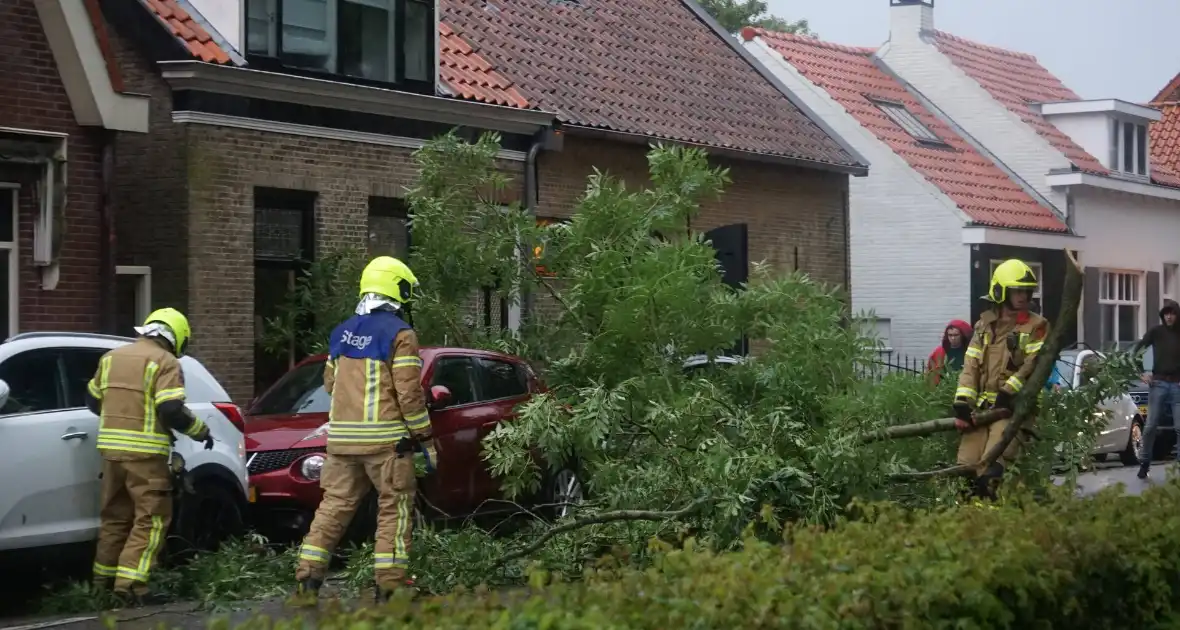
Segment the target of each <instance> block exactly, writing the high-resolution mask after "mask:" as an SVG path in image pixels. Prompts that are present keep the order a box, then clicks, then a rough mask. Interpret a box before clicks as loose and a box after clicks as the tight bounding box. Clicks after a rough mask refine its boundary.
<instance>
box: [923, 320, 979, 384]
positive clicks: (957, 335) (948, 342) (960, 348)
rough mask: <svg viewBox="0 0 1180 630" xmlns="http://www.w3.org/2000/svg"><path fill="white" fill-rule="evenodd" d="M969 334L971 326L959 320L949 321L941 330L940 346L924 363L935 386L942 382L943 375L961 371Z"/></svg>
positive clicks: (969, 341)
mask: <svg viewBox="0 0 1180 630" xmlns="http://www.w3.org/2000/svg"><path fill="white" fill-rule="evenodd" d="M971 333H972V330H971V324H968V323H967V322H965V321H963V320H961V319H955V320H951V322H950V323H949V324H947V325H946V328H945V329H943V331H942V344H941V345H939V346H938V347H937V348H935V349H934V352H931V353H930V358H929V359H927V361H926V372H927V374H929V375H930V377H931V379H932V382H933V383H934V384H935V385H937V384H938V382H939V381H940V380H942V375H943V374H946V373H948V372H958V371H959V370H961V369H963V357H964V356H966V354H967V344H969V343H971Z"/></svg>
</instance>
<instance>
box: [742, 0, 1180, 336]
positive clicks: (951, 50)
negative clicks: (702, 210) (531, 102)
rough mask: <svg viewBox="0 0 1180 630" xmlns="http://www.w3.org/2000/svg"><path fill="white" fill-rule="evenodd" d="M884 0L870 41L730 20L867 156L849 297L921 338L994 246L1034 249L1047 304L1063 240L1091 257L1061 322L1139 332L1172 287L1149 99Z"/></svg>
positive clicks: (1162, 170) (1164, 193)
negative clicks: (1095, 87)
mask: <svg viewBox="0 0 1180 630" xmlns="http://www.w3.org/2000/svg"><path fill="white" fill-rule="evenodd" d="M881 1H882V2H884V1H885V0H881ZM890 5H891V6H890V16H891V19H890V38H889V41H887V42H886V43H885V44H884V45H882V46H881V47H880V48H878V49H875V50H874V49H867V48H849V47H844V46H838V45H834V44H828V43H825V42H820V41H817V40H814V39H810V38H802V37H796V36H792V35H785V34H781V33H769V32H766V31H763V30H761V29H745V30H743V32H742V39H743V40H744V44H745V46H746V48H747V50H749V51H750V52H751V53H752V54H753V55H754V56H755V57H757V58H758V59H759V60H760V61H761V62H762V64H763V65H765V66H766V67H767V68H768V70H769V71H770V72H771V73H772V74H773V75H774V76H775V77H777V78H778V79H779V81H780V82H781V83H782V84H783V85H784V87H786V89H788V90H790V91H791V92H793V93H794V94H795V95H796V96H798V97H799V98H801V99H803V100H804V101H805V102H806V104H807V105H808V106H810V107H811V108H812V109H814V110H815V111H816V112H819V113H820V115H821V116H822V117H824V119H825V120H826V121H827V122H828V123H829V124H830V125H832V126H833V127H834V128H835V130H836V132H837V133H838V134H840V135H841V136H842V137H844V138H845V139H847V140H848V141H849V142H850V143H852V144H853V146H854V148H855V149H856V150H857V151H859V152H860V153H861V154H863V155H864V156H865V157H866V158H867V159H868V160H869V161H870V162H871V163H872V165H873V168H872V170H871V172H870V174H869V176H868V177H867V178H858V179H854V180H852V181H851V184H850V186H851V189H850V195H851V199H850V212H851V236H850V238H851V245H852V246H851V256H852V261H851V267H852V282H851V284H852V299H853V308H854V309H855V310H858V311H859V310H870V309H871V310H873V311H874V312H875V316H876V323H877V330H878V332H879V334H880V335H881V336H882V337H883V338H884V340H885V341H886V343H887V344H888V345H889V346H890V347H891V348H892V349H893V350H894V351H896V352H901V353H904V354H907V355H911V356H913V355H916V354H919V353H923V352H928V351H929V350H930V349H931V348H932V347H933V346H934V345H935V344H936V343H937V342H938V339H939V334H940V332H941V330H942V327H943V326H944V325H945V323H946V321H947V320H948V319H950V318H952V317H954V318H959V319H970V320H971V321H974V320H975V319H976V318H978V316H979V314H980V312H981V310H982V309H983V308H984V307H985V304H984V303H983V302H982V301H981V300H980V299H979V296H981V295H983V294H984V293H985V291H986V285H987V282H988V278H989V276H990V274H991V271H992V269H994V266H995V265H996V264H998V263H999V262H1000V261H1001V260H1003V259H1006V258H1011V257H1017V258H1021V259H1023V260H1025V261H1027V262H1029V263H1030V264H1032V265H1033V266H1034V268H1035V269H1036V270H1037V271H1038V272H1039V273H1038V275H1039V277H1040V278H1039V279H1040V281H1041V287H1040V290H1039V294H1040V295H1039V296H1038V297H1039V298H1040V302H1041V306H1042V307H1043V308H1042V310H1043V312H1045V313H1046V314H1048V315H1049V316H1051V317H1052V316H1053V315H1055V314H1056V312H1057V309H1058V307H1059V306H1060V298H1061V296H1060V288H1061V284H1062V280H1063V278H1064V273H1065V260H1064V256H1063V254H1062V250H1063V249H1066V248H1068V249H1071V250H1073V251H1074V252H1076V253H1077V255H1078V258H1079V260H1080V261H1081V262H1082V264H1083V265H1085V266H1086V287H1085V288H1086V291H1085V297H1084V299H1083V304H1082V312H1081V313H1080V314H1079V325H1078V329H1077V330H1075V331H1069V334H1070V335H1074V334H1076V335H1077V338H1078V339H1081V340H1084V341H1086V342H1087V343H1089V344H1091V345H1094V346H1109V345H1113V344H1119V345H1121V346H1126V345H1128V344H1130V343H1132V342H1134V341H1136V340H1138V339H1139V337H1141V336H1142V335H1143V333H1144V332H1145V331H1146V329H1147V327H1149V326H1151V325H1153V324H1154V323H1156V322H1158V315H1157V312H1158V308H1159V304H1160V302H1161V300H1162V298H1163V297H1165V296H1168V297H1176V296H1180V284H1178V283H1180V273H1178V271H1180V176H1178V175H1177V173H1176V171H1175V170H1173V167H1172V166H1170V165H1169V164H1167V163H1165V162H1164V161H1162V160H1153V159H1152V156H1153V153H1155V152H1154V151H1153V150H1152V147H1151V146H1150V140H1149V137H1150V134H1149V128H1150V127H1151V125H1152V123H1153V122H1155V121H1159V120H1160V117H1161V115H1160V112H1159V110H1158V109H1155V108H1154V107H1146V106H1142V105H1137V104H1133V103H1128V102H1124V101H1120V100H1117V99H1105V100H1096V101H1084V100H1082V99H1080V98H1079V97H1078V95H1077V94H1075V93H1074V92H1073V91H1071V90H1070V89H1069V88H1067V87H1066V86H1065V85H1063V84H1062V83H1061V81H1060V80H1058V79H1057V78H1056V77H1054V76H1053V75H1052V74H1050V73H1049V71H1048V70H1046V69H1045V68H1043V67H1042V66H1041V65H1040V64H1039V63H1037V60H1036V59H1035V58H1034V57H1032V56H1030V55H1026V54H1022V53H1018V52H1012V51H1008V50H1004V49H1001V48H995V47H991V46H986V45H983V44H978V43H975V42H971V41H968V40H965V39H962V38H959V37H956V36H954V35H950V34H947V33H943V32H940V31H937V30H935V29H934V3H933V1H932V0H890Z"/></svg>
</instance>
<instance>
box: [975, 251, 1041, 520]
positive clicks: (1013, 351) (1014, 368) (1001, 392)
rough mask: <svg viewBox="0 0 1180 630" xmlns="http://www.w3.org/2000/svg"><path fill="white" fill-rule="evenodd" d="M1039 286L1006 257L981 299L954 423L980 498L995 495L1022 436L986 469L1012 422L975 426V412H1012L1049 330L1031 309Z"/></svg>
mask: <svg viewBox="0 0 1180 630" xmlns="http://www.w3.org/2000/svg"><path fill="white" fill-rule="evenodd" d="M1036 287H1037V277H1036V274H1034V273H1033V270H1032V268H1031V267H1029V266H1028V265H1027V264H1025V263H1024V262H1022V261H1020V260H1015V259H1013V260H1006V261H1004V262H1003V263H1001V264H1000V265H999V266H998V267H996V270H995V273H993V274H992V278H991V283H990V284H989V286H988V292H987V295H985V296H984V298H983V299H985V300H987V301H989V302H991V308H989V309H988V310H986V311H985V312H984V313H983V315H982V316H981V317H980V318H979V322H978V323H976V324H975V334H974V335H973V336H972V338H971V343H970V345H969V346H968V347H967V354H966V356H965V358H964V360H963V372H962V373H961V374H960V376H959V386H958V389H956V390H955V402H954V409H955V418H956V422H955V426H956V427H957V428H958V430H959V432H960V433H961V434H962V438H961V440H960V442H959V453H958V461H959V463H960V464H962V465H967V466H976V467H977V469H976V478H975V488H974V492H975V494H976V495H977V496H982V497H994V493H995V485H996V484H997V483H998V482H999V480H1000V478H1001V477H1002V476H1003V474H1004V468H1005V466H1006V465H1007V464H1008V463H1010V462H1011V461H1012V459H1013V458H1014V457H1015V456H1016V455H1017V453H1018V452H1019V448H1020V438H1019V437H1018V438H1017V439H1016V440H1013V442H1012V443H1011V445H1010V446H1009V447H1008V448H1007V450H1005V451H1004V453H1003V455H1002V456H1001V457H1000V458H999V459H998V460H997V461H996V462H995V463H994V464H992V465H991V466H988V467H986V468H985V467H983V466H982V460H983V458H984V454H985V453H987V451H988V450H989V449H990V448H991V447H992V446H993V445H995V444H996V443H998V442H999V441H1000V439H1001V436H1002V435H1003V433H1004V429H1005V428H1006V427H1007V426H1008V423H1009V421H1008V420H1002V421H1000V422H996V423H994V424H991V425H987V426H983V427H976V426H975V423H974V420H973V416H974V413H975V412H976V411H983V410H987V409H994V408H1002V409H1009V410H1011V409H1012V403H1013V398H1014V397H1015V396H1016V394H1017V393H1019V392H1020V390H1021V389H1023V388H1024V384H1025V381H1026V380H1027V379H1028V377H1029V375H1030V374H1032V371H1033V367H1034V366H1035V365H1036V360H1037V354H1038V353H1039V352H1040V351H1041V347H1042V346H1043V345H1044V343H1045V338H1046V337H1047V336H1048V334H1049V321H1048V320H1047V319H1045V318H1044V317H1041V316H1040V315H1037V314H1036V313H1032V312H1030V311H1029V305H1030V302H1031V301H1032V293H1033V290H1034V289H1036Z"/></svg>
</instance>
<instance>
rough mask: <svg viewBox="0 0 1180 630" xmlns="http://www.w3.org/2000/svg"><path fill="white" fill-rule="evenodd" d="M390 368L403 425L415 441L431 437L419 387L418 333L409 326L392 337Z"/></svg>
mask: <svg viewBox="0 0 1180 630" xmlns="http://www.w3.org/2000/svg"><path fill="white" fill-rule="evenodd" d="M390 369H391V371H392V375H393V387H394V390H395V391H394V393H395V394H396V395H397V404H398V408H399V409H400V411H401V414H402V419H403V420H405V423H406V428H407V429H409V430H410V434H411V435H413V436H414V437H415V438H416V439H418V440H419V441H425V440H429V439H431V438H432V437H433V433H432V431H431V426H430V415H429V414H428V413H427V412H426V395H425V393H424V392H423V391H422V359H421V358H419V356H418V335H416V334H414V331H413V330H403V331H401V332H399V333H398V334H397V337H396V338H395V339H394V340H393V359H392V360H391V361H390Z"/></svg>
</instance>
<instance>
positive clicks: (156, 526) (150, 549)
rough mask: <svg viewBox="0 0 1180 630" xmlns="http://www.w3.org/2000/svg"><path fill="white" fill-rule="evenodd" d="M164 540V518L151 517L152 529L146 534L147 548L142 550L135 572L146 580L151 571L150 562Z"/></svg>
mask: <svg viewBox="0 0 1180 630" xmlns="http://www.w3.org/2000/svg"><path fill="white" fill-rule="evenodd" d="M163 540H164V517H163V516H156V515H153V516H152V529H151V533H149V534H148V542H147V546H145V547H144V548H143V554H142V555H140V556H139V567H137V570H138V571H139V573H140V574H141V575H143V577H144V578H145V579H146V578H147V576H148V575H150V574H151V571H152V561H153V560H155V558H156V552H157V551H159V549H160V543H161V542H162V541H163Z"/></svg>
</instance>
